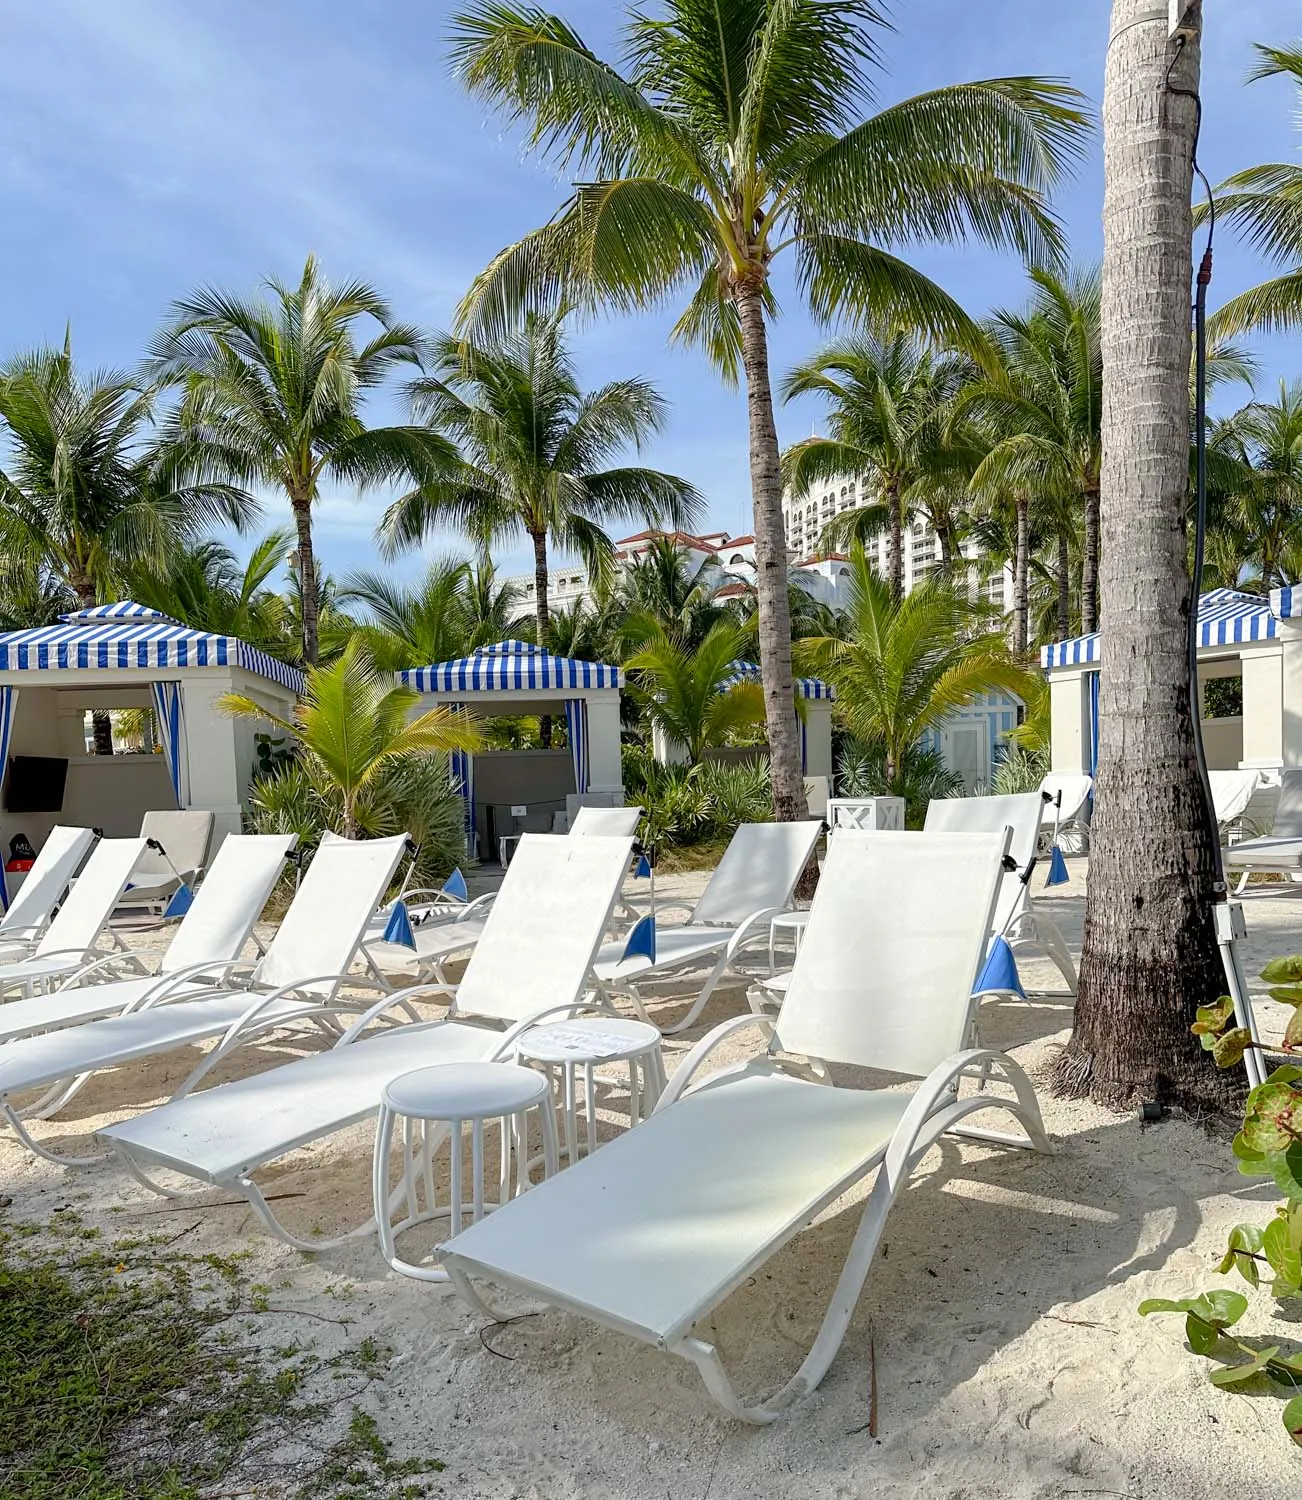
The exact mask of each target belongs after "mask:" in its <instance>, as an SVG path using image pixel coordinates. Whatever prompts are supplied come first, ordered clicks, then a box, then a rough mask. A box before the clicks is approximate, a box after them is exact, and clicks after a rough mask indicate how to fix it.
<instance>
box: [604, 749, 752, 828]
mask: <svg viewBox="0 0 1302 1500" xmlns="http://www.w3.org/2000/svg"><path fill="white" fill-rule="evenodd" d="M624 792H625V796H626V797H627V798H628V800H629V801H630V802H640V803H641V804H642V806H643V807H644V808H645V809H646V818H645V821H644V838H645V840H646V842H647V843H649V844H650V845H651V846H652V847H653V848H656V849H674V848H682V847H686V846H690V845H693V844H705V843H716V842H723V841H726V840H728V839H729V838H731V837H732V835H733V833H735V832H736V830H737V828H738V827H739V826H740V825H741V824H742V823H765V822H768V821H769V819H770V818H771V817H772V815H773V803H772V796H771V793H770V790H769V768H768V766H767V764H765V763H763V762H759V763H755V762H743V763H741V764H739V765H722V764H716V763H710V762H705V763H701V764H698V765H691V766H683V765H676V766H662V765H660V764H659V763H658V762H657V761H656V760H655V759H654V757H653V756H652V755H651V752H650V751H649V750H647V749H646V748H645V747H644V746H641V745H636V746H634V745H626V746H625V747H624Z"/></svg>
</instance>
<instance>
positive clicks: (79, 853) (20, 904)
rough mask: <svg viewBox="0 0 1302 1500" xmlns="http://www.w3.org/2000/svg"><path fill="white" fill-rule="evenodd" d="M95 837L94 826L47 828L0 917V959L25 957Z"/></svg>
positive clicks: (44, 926)
mask: <svg viewBox="0 0 1302 1500" xmlns="http://www.w3.org/2000/svg"><path fill="white" fill-rule="evenodd" d="M95 838H96V834H95V830H94V829H93V828H69V827H66V826H65V825H64V824H62V823H56V824H55V825H54V827H53V828H51V829H50V832H49V834H48V835H47V837H46V840H45V842H44V844H42V845H41V849H40V853H39V854H37V856H36V859H35V861H34V863H33V864H32V867H31V869H30V870H28V872H27V874H26V876H25V877H24V879H23V883H22V885H21V886H19V888H18V890H17V892H16V893H15V895H14V899H13V900H12V901H11V902H10V903H9V906H8V909H7V910H6V911H5V914H4V916H3V917H0V963H10V962H12V961H13V960H15V959H19V958H22V957H24V956H25V955H26V954H28V953H30V952H31V950H32V949H33V948H34V947H35V946H36V944H37V943H38V942H39V941H40V938H41V934H42V933H43V932H44V931H45V929H46V928H47V927H48V926H49V925H50V919H51V917H53V915H54V911H55V908H56V907H57V906H58V905H59V903H60V902H61V901H62V900H63V898H64V895H65V894H66V892H67V890H68V887H69V885H71V883H72V879H73V876H74V875H76V873H77V871H78V870H79V869H80V868H81V864H82V861H83V860H84V859H85V858H86V856H87V854H89V853H90V848H91V845H92V844H93V843H94V842H95Z"/></svg>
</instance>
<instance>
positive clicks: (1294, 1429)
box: [1284, 1396, 1302, 1448]
mask: <svg viewBox="0 0 1302 1500" xmlns="http://www.w3.org/2000/svg"><path fill="white" fill-rule="evenodd" d="M1284 1426H1285V1427H1286V1428H1287V1429H1288V1435H1289V1437H1291V1438H1292V1439H1293V1441H1294V1442H1295V1443H1296V1444H1297V1445H1298V1447H1299V1448H1302V1396H1294V1397H1293V1399H1292V1400H1291V1401H1290V1402H1288V1404H1287V1405H1286V1406H1285V1407H1284Z"/></svg>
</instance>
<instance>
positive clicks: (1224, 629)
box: [1040, 588, 1302, 775]
mask: <svg viewBox="0 0 1302 1500" xmlns="http://www.w3.org/2000/svg"><path fill="white" fill-rule="evenodd" d="M1105 645H1106V634H1104V635H1097V634H1095V635H1085V636H1078V637H1077V638H1076V639H1074V640H1070V641H1059V642H1057V643H1056V644H1054V645H1052V646H1045V647H1043V648H1042V650H1041V652H1040V663H1041V665H1042V666H1043V668H1044V670H1045V672H1046V674H1047V675H1048V678H1049V701H1050V708H1051V712H1052V719H1053V725H1052V732H1053V741H1052V755H1053V769H1054V770H1055V771H1068V772H1076V771H1086V772H1088V773H1090V774H1091V775H1092V774H1093V772H1094V769H1095V766H1096V764H1097V761H1098V683H1099V667H1100V664H1101V663H1102V660H1103V651H1104V647H1105ZM1237 676H1242V679H1243V713H1242V715H1241V716H1238V715H1236V716H1234V717H1227V718H1215V719H1204V720H1203V737H1204V742H1205V745H1206V750H1207V763H1208V766H1209V768H1210V769H1212V770H1222V771H1230V770H1237V769H1239V768H1240V767H1242V768H1244V769H1257V770H1275V769H1278V768H1279V767H1281V766H1302V589H1296V590H1295V589H1292V588H1285V589H1275V590H1274V591H1273V592H1272V593H1271V595H1270V598H1269V599H1264V598H1262V597H1261V596H1259V595H1256V594H1245V593H1242V592H1240V591H1239V590H1238V589H1212V590H1210V591H1209V592H1208V593H1205V594H1204V595H1203V596H1202V598H1201V599H1200V600H1199V601H1198V679H1199V687H1200V690H1201V691H1202V692H1203V693H1205V690H1206V685H1207V683H1208V682H1210V681H1211V680H1212V679H1214V678H1217V677H1237Z"/></svg>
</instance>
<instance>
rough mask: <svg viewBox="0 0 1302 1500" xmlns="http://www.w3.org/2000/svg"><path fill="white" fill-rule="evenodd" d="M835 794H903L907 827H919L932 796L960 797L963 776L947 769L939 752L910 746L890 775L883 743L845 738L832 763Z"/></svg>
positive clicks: (873, 795) (889, 795) (851, 795)
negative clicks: (835, 760)
mask: <svg viewBox="0 0 1302 1500" xmlns="http://www.w3.org/2000/svg"><path fill="white" fill-rule="evenodd" d="M836 786H837V794H838V796H842V797H903V798H904V822H905V827H907V828H921V827H922V824H923V821H924V819H925V818H926V816H927V804H928V803H929V802H930V801H931V800H932V799H933V798H934V797H961V796H962V795H963V778H962V777H961V776H960V775H959V774H958V772H957V771H951V770H950V768H949V767H948V766H947V765H946V764H945V760H944V757H943V756H942V755H941V754H940V752H939V751H937V750H933V749H931V748H930V747H929V746H926V745H910V746H909V748H908V749H907V750H906V751H905V752H904V755H903V758H902V759H901V761H900V763H899V764H898V765H897V766H896V768H895V772H894V774H893V775H888V774H887V771H886V746H885V744H884V743H883V742H882V741H881V740H873V741H868V742H864V741H861V740H857V739H855V738H854V737H853V736H850V737H847V738H846V740H845V741H844V743H843V745H842V748H841V753H840V756H839V758H838V760H837V763H836Z"/></svg>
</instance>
